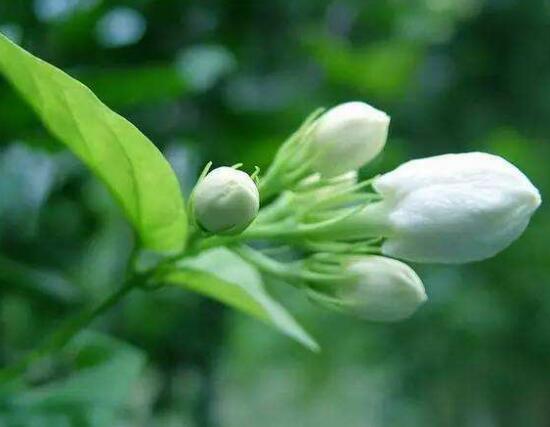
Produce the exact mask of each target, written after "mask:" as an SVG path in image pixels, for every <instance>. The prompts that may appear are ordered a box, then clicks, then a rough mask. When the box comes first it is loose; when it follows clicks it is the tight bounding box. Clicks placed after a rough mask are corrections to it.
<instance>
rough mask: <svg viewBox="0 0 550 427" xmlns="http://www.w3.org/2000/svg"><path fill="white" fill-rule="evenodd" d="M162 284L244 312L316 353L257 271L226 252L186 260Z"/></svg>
mask: <svg viewBox="0 0 550 427" xmlns="http://www.w3.org/2000/svg"><path fill="white" fill-rule="evenodd" d="M164 280H165V281H166V282H169V283H172V284H174V285H177V286H181V287H183V288H185V289H189V290H191V291H194V292H197V293H199V294H202V295H205V296H207V297H210V298H213V299H215V300H218V301H220V302H222V303H224V304H227V305H229V306H231V307H233V308H236V309H238V310H240V311H243V312H245V313H247V314H249V315H251V316H254V317H256V318H258V319H260V320H262V321H264V322H266V323H268V324H270V325H272V326H274V327H275V328H277V329H279V330H280V331H281V332H282V333H284V334H286V335H288V336H289V337H291V338H293V339H295V340H297V341H298V342H300V343H301V344H303V345H304V346H306V347H307V348H309V349H310V350H314V351H317V350H319V346H318V345H317V343H316V342H315V341H314V340H313V338H311V337H310V336H309V334H308V333H307V332H306V331H305V330H304V329H303V328H302V327H301V326H300V325H299V324H298V323H297V322H296V321H295V320H294V318H293V317H292V316H291V315H290V314H289V313H288V312H287V311H286V310H285V309H284V308H283V307H282V306H281V305H280V304H279V303H277V302H276V301H275V300H273V299H272V298H271V297H270V296H269V294H268V293H267V292H266V291H265V289H264V286H263V283H262V278H261V275H260V274H259V273H258V271H257V270H256V269H255V268H253V267H252V266H251V265H249V264H248V263H246V262H245V261H243V260H242V259H241V258H240V257H239V256H237V255H236V254H234V253H233V252H231V251H230V250H228V249H225V248H218V249H212V250H210V251H207V252H205V253H203V254H201V255H199V256H198V257H196V258H192V259H188V260H186V261H185V262H183V263H182V264H181V265H180V268H179V269H178V270H174V271H170V272H168V273H167V274H166V275H165V276H164Z"/></svg>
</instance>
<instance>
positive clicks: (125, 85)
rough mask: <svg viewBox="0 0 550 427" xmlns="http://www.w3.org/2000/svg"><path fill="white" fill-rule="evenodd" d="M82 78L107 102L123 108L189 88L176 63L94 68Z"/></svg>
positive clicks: (159, 98)
mask: <svg viewBox="0 0 550 427" xmlns="http://www.w3.org/2000/svg"><path fill="white" fill-rule="evenodd" d="M82 81H83V82H84V83H86V85H88V86H90V87H91V88H92V89H93V90H94V92H95V93H96V94H97V96H98V97H100V98H101V99H102V100H103V101H104V102H105V103H107V104H109V105H113V106H116V107H122V108H127V107H131V106H134V105H141V104H145V103H154V102H158V101H163V100H165V99H170V98H177V97H180V96H181V95H182V94H184V93H185V92H186V91H187V83H186V81H185V79H184V78H183V77H182V76H181V74H180V73H179V72H178V70H177V69H176V67H175V66H172V65H155V66H144V67H139V68H138V67H133V68H131V69H130V68H129V69H111V70H103V69H102V70H101V71H100V72H92V71H90V72H87V73H84V74H83V75H82Z"/></svg>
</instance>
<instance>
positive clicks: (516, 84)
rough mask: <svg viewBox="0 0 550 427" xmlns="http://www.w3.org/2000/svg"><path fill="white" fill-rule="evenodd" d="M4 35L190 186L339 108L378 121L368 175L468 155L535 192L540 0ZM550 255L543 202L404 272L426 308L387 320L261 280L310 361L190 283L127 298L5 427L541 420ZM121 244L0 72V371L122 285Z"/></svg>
mask: <svg viewBox="0 0 550 427" xmlns="http://www.w3.org/2000/svg"><path fill="white" fill-rule="evenodd" d="M0 32H3V33H4V34H6V35H8V36H9V37H11V38H12V39H13V40H15V41H17V42H18V43H20V44H21V45H22V46H23V47H25V48H26V49H27V50H29V51H31V52H32V53H34V54H36V55H38V56H39V57H41V58H43V59H45V60H47V61H49V62H51V63H53V64H55V65H56V66H58V67H60V68H62V69H64V70H65V71H67V72H69V73H70V74H71V75H73V76H75V77H76V78H78V79H80V80H81V81H83V82H85V83H86V84H87V85H89V86H90V87H91V88H92V90H94V91H95V92H96V93H97V94H98V96H99V97H100V98H101V99H102V100H104V101H105V102H106V103H107V105H109V106H110V107H111V108H113V109H115V110H116V111H118V112H120V113H121V114H123V115H124V116H125V117H127V118H129V119H130V120H131V121H132V122H133V123H135V124H136V125H137V126H138V127H139V128H140V129H141V130H142V131H144V133H145V134H146V135H148V136H149V137H150V138H151V139H152V140H153V141H154V142H155V143H156V144H157V145H158V146H159V147H160V148H161V149H162V150H163V152H164V153H165V154H166V155H167V157H168V158H169V160H170V162H171V163H172V165H173V166H174V168H175V169H176V171H177V173H178V175H179V178H180V180H181V183H182V187H183V188H184V190H185V191H186V192H188V191H189V189H190V187H191V186H192V185H193V182H194V180H195V179H196V177H197V175H198V173H199V172H200V168H201V167H202V165H204V164H205V163H206V162H207V161H208V160H212V161H214V163H215V164H216V165H222V164H225V165H229V164H233V163H237V162H243V163H244V164H245V168H246V169H247V170H250V171H251V170H253V166H254V165H259V166H261V167H264V168H265V166H266V165H268V164H269V161H270V158H271V157H272V156H273V154H274V152H275V151H276V149H277V147H278V145H279V144H280V143H281V142H282V141H283V140H284V138H285V137H286V136H287V135H288V134H289V133H290V132H291V131H292V130H294V129H295V128H296V127H297V126H298V125H299V124H300V122H301V120H302V119H303V118H304V117H305V116H306V115H307V114H308V113H309V112H311V111H312V110H313V109H315V108H317V107H319V106H332V105H335V104H337V103H339V102H342V101H347V100H364V101H366V102H369V103H372V104H373V105H375V106H376V107H378V108H380V109H383V110H384V111H387V112H388V113H389V114H390V115H391V116H392V126H391V132H390V138H389V141H388V144H387V148H386V150H385V151H384V153H383V155H382V156H381V157H379V158H378V159H377V160H376V161H375V162H373V163H372V164H371V165H369V166H368V167H367V168H365V170H364V174H365V175H366V176H367V175H372V174H375V173H379V172H381V171H387V170H390V169H391V168H393V167H395V166H397V165H398V164H399V163H401V162H403V161H405V160H407V159H410V158H415V157H422V156H428V155H436V154H441V153H446V152H460V151H471V150H480V151H487V152H491V153H495V154H499V155H502V156H504V157H506V158H507V159H508V160H509V161H511V162H512V163H514V164H515V165H517V166H518V167H519V168H520V169H521V170H523V171H524V172H525V173H526V174H527V175H528V176H529V177H530V178H531V179H532V181H533V182H534V183H535V185H536V186H538V187H539V189H540V190H541V193H542V194H543V199H544V195H545V194H546V192H547V191H548V190H549V187H550V167H549V163H548V162H549V159H550V146H549V144H548V137H549V136H550V2H549V1H548V0H461V1H455V0H391V1H375V0H335V1H330V2H326V1H314V0H310V1H306V0H292V1H290V0H287V1H282V0H273V1H266V2H263V1H258V0H237V1H229V0H225V1H221V0H219V1H214V0H212V1H208V0H204V1H198V0H194V1H184V0H162V1H160V0H157V1H153V0H133V1H130V0H128V1H107V0H34V1H28V0H17V1H15V0H0ZM548 242H550V211H549V210H548V209H547V207H546V206H545V205H544V204H543V206H542V208H541V209H540V210H539V212H538V213H537V214H536V215H535V217H534V218H533V221H532V223H531V226H530V227H529V228H528V230H527V232H526V233H525V234H524V235H523V237H522V238H521V239H520V240H519V241H518V242H516V243H514V244H513V245H512V246H511V247H510V248H509V249H507V250H506V251H504V252H503V253H501V254H500V255H499V256H497V257H496V258H494V259H492V260H489V261H485V262H481V263H476V264H471V265H467V266H461V267H446V266H417V267H418V268H417V269H418V272H419V274H420V275H421V276H422V278H423V280H424V282H425V284H426V288H427V293H428V295H429V302H428V303H427V304H426V305H425V306H424V307H423V308H422V309H421V310H420V311H419V312H418V313H417V314H416V315H415V316H414V317H413V318H412V319H410V320H408V321H405V322H402V323H399V324H393V325H392V324H390V325H384V324H375V323H364V322H361V321H358V320H356V319H353V318H346V317H342V316H340V315H338V314H335V313H331V312H327V311H325V310H323V309H321V308H318V307H315V306H313V305H311V304H310V303H309V302H308V301H306V300H305V298H303V296H302V295H301V294H298V293H296V292H293V291H291V290H290V289H286V288H281V287H280V286H277V285H275V286H272V287H271V288H270V291H271V292H272V293H273V294H275V295H277V296H278V297H279V298H280V299H281V300H282V301H283V302H284V304H285V305H286V306H287V307H289V309H290V310H291V311H292V312H293V313H294V314H295V315H296V317H297V319H298V320H299V321H301V322H302V323H303V324H304V325H305V327H306V329H308V330H309V331H311V332H312V334H313V335H314V336H315V337H316V338H317V339H318V341H319V343H320V344H321V346H322V348H323V351H322V352H321V353H320V354H313V353H309V352H308V351H306V350H304V349H302V348H301V347H299V346H298V345H297V344H295V343H294V342H291V341H290V340H289V339H287V338H285V337H283V336H282V335H279V334H278V333H277V332H275V331H274V330H272V329H270V328H268V327H267V326H265V325H263V324H260V323H257V322H256V321H255V320H252V319H249V318H245V317H244V316H243V315H241V314H237V313H235V312H233V311H231V310H229V309H226V308H224V307H222V306H221V305H219V304H217V303H214V302H211V301H208V300H205V299H203V298H201V297H199V296H196V295H193V294H191V293H184V292H183V291H181V290H179V289H173V290H171V289H165V290H160V291H157V292H150V293H143V292H136V293H134V294H133V295H132V296H131V297H130V298H129V299H128V300H126V301H124V303H122V304H121V305H119V306H117V307H116V308H115V309H113V310H112V311H111V312H110V313H109V314H108V315H106V316H104V317H102V318H101V319H100V320H98V321H96V322H95V323H94V328H93V329H94V330H95V331H96V334H95V335H92V334H91V333H88V335H86V334H84V335H81V336H80V337H79V339H77V340H76V341H75V342H73V343H72V344H71V346H69V348H68V349H67V350H66V352H65V353H64V354H63V355H61V356H60V357H56V358H51V360H50V359H48V360H44V361H42V362H41V363H40V364H39V366H35V367H34V370H33V371H31V372H30V373H29V374H28V378H27V379H28V380H29V381H30V383H31V384H33V385H34V387H32V388H30V389H27V390H25V391H14V390H10V389H9V388H7V389H6V388H4V389H2V388H0V426H2V427H4V426H9V427H11V426H56V427H57V426H62V427H63V426H106V427H110V426H153V427H156V426H168V427H171V426H201V427H202V426H205V427H206V426H208V427H215V426H219V427H248V426H253V427H255V426H262V427H283V426H284V427H287V426H299V427H302V426H303V427H310V426H311V427H313V426H315V427H333V426H345V427H377V426H472V427H481V426H483V427H485V426H487V427H492V426H514V427H516V426H525V427H531V426H537V427H539V426H541V427H542V426H549V425H550V411H549V408H550V321H549V319H550V283H549V281H550V279H549V278H550V250H549V249H548ZM132 243H133V242H132V234H131V231H130V229H129V227H128V226H127V225H126V223H125V221H124V219H123V218H122V215H121V212H120V211H119V210H118V208H117V207H116V206H115V205H114V203H113V201H112V200H111V199H110V197H109V195H108V194H107V193H106V190H105V189H104V188H103V187H102V185H101V184H100V183H99V182H98V181H97V180H96V179H95V178H94V177H93V176H92V175H91V174H90V173H89V172H88V171H87V170H86V169H85V168H84V167H83V166H82V165H81V164H80V163H79V162H77V161H76V160H75V159H74V158H73V157H72V155H70V154H69V153H68V152H66V151H65V150H63V149H62V147H61V146H60V145H59V144H57V143H56V141H55V140H53V139H51V137H49V136H48V134H47V133H46V132H45V131H44V129H43V128H42V127H41V125H40V124H39V122H38V121H37V119H36V117H35V116H34V115H33V114H32V112H31V111H30V109H29V108H28V107H27V106H26V105H25V104H24V103H23V101H21V100H20V99H19V98H18V96H17V95H16V94H15V92H14V91H13V90H12V89H11V88H10V87H9V86H8V85H7V84H6V83H5V82H4V81H3V80H0V364H1V365H4V364H7V363H8V362H13V361H15V360H17V359H18V358H19V357H20V356H21V355H22V354H24V353H25V352H26V351H27V350H29V349H31V348H33V347H34V346H35V345H36V344H37V343H38V342H40V340H41V339H42V338H43V336H44V335H45V334H46V333H48V332H49V331H50V330H53V329H54V328H55V326H56V325H57V324H58V323H59V321H60V320H61V319H63V318H65V317H67V316H68V315H69V314H71V313H73V312H75V310H77V309H78V308H79V307H81V306H82V304H83V303H85V302H88V301H94V300H99V299H101V298H102V297H103V296H104V295H106V294H107V293H109V291H110V290H112V289H113V288H114V287H115V286H117V285H118V284H119V283H120V281H121V278H122V277H123V275H124V268H125V265H126V262H127V259H128V256H129V252H130V250H131V247H132ZM97 331H100V332H101V335H98V334H97ZM109 337H110V338H109ZM123 343H124V344H123ZM98 361H103V362H105V363H99V362H98ZM81 368H88V369H81ZM51 371H54V372H56V373H57V377H60V378H61V380H59V379H57V380H56V381H53V382H48V381H45V378H44V372H51ZM57 377H56V378H57Z"/></svg>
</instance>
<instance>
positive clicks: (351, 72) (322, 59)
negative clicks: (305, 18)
mask: <svg viewBox="0 0 550 427" xmlns="http://www.w3.org/2000/svg"><path fill="white" fill-rule="evenodd" d="M309 45H310V50H311V51H312V53H313V55H314V56H315V58H317V61H318V62H319V63H320V64H321V65H322V66H323V68H324V69H325V70H326V72H327V74H328V78H329V79H330V80H332V81H334V82H336V83H340V84H344V85H349V86H351V87H353V89H354V90H360V91H363V92H368V93H369V95H374V96H378V97H381V98H389V99H391V98H396V97H398V96H400V95H402V94H403V93H404V92H405V90H406V86H407V84H408V83H409V82H410V80H411V77H413V76H414V70H415V68H416V66H417V64H418V63H419V60H420V54H421V51H420V50H419V49H418V48H417V47H416V46H414V45H412V44H410V43H404V42H401V41H391V40H390V41H386V42H383V43H373V44H370V45H368V46H367V47H365V48H362V49H352V48H351V47H349V46H347V45H344V44H343V43H341V42H340V41H338V40H334V39H315V40H312V41H310V43H309Z"/></svg>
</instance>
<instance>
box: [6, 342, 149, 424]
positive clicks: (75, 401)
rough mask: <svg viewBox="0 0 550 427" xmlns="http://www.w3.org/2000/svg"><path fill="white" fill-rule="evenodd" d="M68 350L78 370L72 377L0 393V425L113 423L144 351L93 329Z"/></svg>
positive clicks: (128, 392) (139, 366) (130, 387)
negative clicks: (94, 332) (93, 332)
mask: <svg viewBox="0 0 550 427" xmlns="http://www.w3.org/2000/svg"><path fill="white" fill-rule="evenodd" d="M67 353H68V355H69V356H70V357H71V359H72V360H73V362H74V364H75V366H76V372H74V373H73V374H71V375H69V376H68V377H66V378H63V379H60V380H55V381H52V382H50V383H47V384H45V385H42V386H38V387H34V388H32V389H31V388H28V389H27V388H24V389H22V390H21V389H19V390H17V388H16V389H15V390H11V391H10V394H9V395H8V394H7V393H5V394H4V393H0V425H2V426H6V427H11V426H33V425H40V426H48V427H49V426H52V427H58V426H74V427H80V426H90V427H102V426H105V427H109V426H112V425H114V421H115V419H116V416H117V412H119V411H120V409H121V407H122V406H123V405H124V404H125V402H127V401H128V396H129V395H130V392H131V389H132V384H133V383H134V382H135V381H136V380H137V378H138V376H139V374H140V372H141V370H142V368H143V366H144V362H145V359H144V357H143V354H142V353H141V352H139V351H138V350H136V349H135V348H133V347H130V346H129V345H126V344H124V343H122V342H120V341H117V340H115V339H112V338H108V337H106V336H102V335H97V334H91V333H89V334H82V335H81V336H80V337H79V339H77V340H75V341H74V342H73V343H72V344H71V346H69V347H68V348H67ZM16 385H17V384H16ZM19 386H20V385H19Z"/></svg>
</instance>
